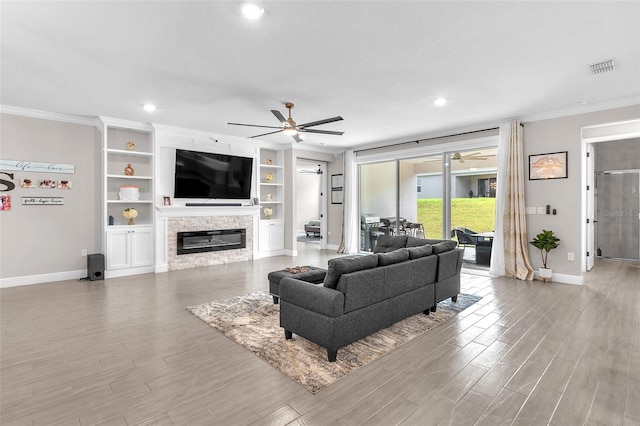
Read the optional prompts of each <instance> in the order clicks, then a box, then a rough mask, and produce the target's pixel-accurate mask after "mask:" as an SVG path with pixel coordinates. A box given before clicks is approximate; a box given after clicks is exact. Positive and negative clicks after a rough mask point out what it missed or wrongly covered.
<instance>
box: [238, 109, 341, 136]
mask: <svg viewBox="0 0 640 426" xmlns="http://www.w3.org/2000/svg"><path fill="white" fill-rule="evenodd" d="M284 106H285V107H286V108H287V109H288V110H289V118H285V117H284V115H282V113H281V112H280V111H278V110H275V109H272V110H271V113H272V114H273V115H274V116H275V117H276V118H277V119H278V121H279V122H280V123H281V124H282V127H275V126H262V125H259V124H243V123H227V124H229V125H231V126H247V127H262V128H265V129H278V130H274V131H271V132H267V133H261V134H259V135H255V136H249V138H257V137H260V136H267V135H272V134H274V133H279V132H282V133H284V134H285V135H287V136H291V137H293V139H294V140H295V141H296V142H302V141H303V138H302V135H301V133H303V132H304V133H318V134H322V135H334V136H342V135H343V134H344V132H338V131H334V130H316V129H309V127H314V126H320V125H322V124H327V123H333V122H334V121H341V120H342V119H343V118H342V117H340V116H335V117H331V118H325V119H324V120H318V121H311V122H309V123H304V124H297V123H296V122H295V120H294V119H293V118H292V117H291V109H292V108H293V103H291V102H287V103H285V104H284Z"/></svg>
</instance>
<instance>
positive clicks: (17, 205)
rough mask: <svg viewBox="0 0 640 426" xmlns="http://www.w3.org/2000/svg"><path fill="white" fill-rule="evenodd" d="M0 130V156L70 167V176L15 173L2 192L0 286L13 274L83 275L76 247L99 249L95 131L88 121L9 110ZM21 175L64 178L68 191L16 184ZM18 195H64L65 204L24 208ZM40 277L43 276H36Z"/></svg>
mask: <svg viewBox="0 0 640 426" xmlns="http://www.w3.org/2000/svg"><path fill="white" fill-rule="evenodd" d="M0 129H1V130H0V140H1V141H2V147H1V152H2V159H3V160H23V161H34V162H44V163H63V164H73V165H74V166H75V173H73V174H60V173H33V172H14V178H13V183H15V185H16V188H15V189H14V190H12V191H8V192H6V191H3V192H2V194H5V195H6V194H8V195H10V196H11V201H12V207H11V210H10V211H0V235H2V238H0V278H1V279H2V280H3V285H4V283H5V281H8V280H7V279H10V278H16V277H28V276H31V277H34V278H31V279H30V281H31V282H43V281H54V280H56V279H70V278H74V277H75V278H81V277H83V276H84V277H86V268H87V258H86V257H83V256H81V250H82V249H87V252H88V253H89V254H91V253H99V252H100V251H101V238H100V229H101V224H100V223H99V222H98V221H99V219H100V217H101V204H100V200H101V195H100V194H101V185H100V182H101V181H100V179H101V171H100V170H101V166H100V165H101V158H100V153H101V149H100V146H101V137H100V132H99V131H98V129H97V128H96V127H94V126H92V125H80V124H70V123H63V122H60V121H53V120H43V119H39V118H29V117H22V116H18V115H11V114H0ZM0 178H1V179H8V176H7V175H5V174H2V175H0ZM25 178H30V179H32V180H41V179H54V180H61V179H68V180H70V181H71V183H72V189H70V190H65V189H40V188H20V180H21V179H25ZM3 189H5V186H0V190H3ZM22 197H63V198H64V204H63V205H61V206H51V205H48V206H33V205H25V206H23V205H21V198H22ZM39 275H43V279H42V280H40V279H38V278H37V277H35V276H39ZM20 283H22V282H20V281H18V282H14V283H13V284H9V285H16V284H20ZM29 283H30V282H29Z"/></svg>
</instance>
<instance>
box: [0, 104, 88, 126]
mask: <svg viewBox="0 0 640 426" xmlns="http://www.w3.org/2000/svg"><path fill="white" fill-rule="evenodd" d="M0 113H2V114H11V115H19V116H22V117H30V118H40V119H42V120H52V121H60V122H63V123H71V124H80V125H83V126H97V125H99V124H100V120H99V119H98V117H85V116H81V115H72V114H60V113H57V112H47V111H38V110H35V109H29V108H21V107H14V106H10V105H0Z"/></svg>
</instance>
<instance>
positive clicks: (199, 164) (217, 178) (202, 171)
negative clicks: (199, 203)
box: [174, 149, 253, 200]
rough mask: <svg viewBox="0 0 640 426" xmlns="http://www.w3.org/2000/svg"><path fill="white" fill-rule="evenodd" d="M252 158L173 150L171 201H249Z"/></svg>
mask: <svg viewBox="0 0 640 426" xmlns="http://www.w3.org/2000/svg"><path fill="white" fill-rule="evenodd" d="M252 172H253V158H250V157H237V156H235V155H227V154H214V153H211V152H198V151H187V150H182V149H176V174H175V185H174V198H208V199H210V198H219V199H227V200H242V199H246V200H248V199H250V198H251V177H252Z"/></svg>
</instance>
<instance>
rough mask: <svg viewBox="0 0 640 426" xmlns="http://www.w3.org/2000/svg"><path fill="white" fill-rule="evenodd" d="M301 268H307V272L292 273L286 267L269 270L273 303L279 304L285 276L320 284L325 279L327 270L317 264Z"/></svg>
mask: <svg viewBox="0 0 640 426" xmlns="http://www.w3.org/2000/svg"><path fill="white" fill-rule="evenodd" d="M300 268H305V269H307V272H298V273H292V272H290V271H286V270H284V269H282V270H280V271H273V272H269V275H268V278H269V293H270V294H271V295H272V296H273V303H275V304H276V305H277V304H278V300H279V295H280V292H279V289H280V280H282V279H283V278H284V277H293V278H296V279H298V280H302V281H306V282H309V283H313V284H320V283H322V282H323V281H324V277H325V275H327V270H326V269H322V268H316V267H315V266H301V267H300Z"/></svg>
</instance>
